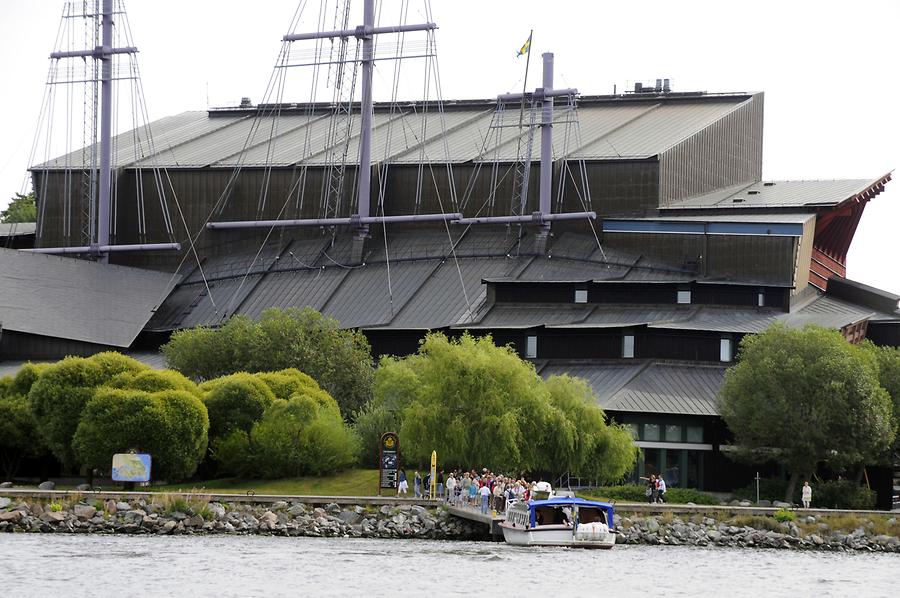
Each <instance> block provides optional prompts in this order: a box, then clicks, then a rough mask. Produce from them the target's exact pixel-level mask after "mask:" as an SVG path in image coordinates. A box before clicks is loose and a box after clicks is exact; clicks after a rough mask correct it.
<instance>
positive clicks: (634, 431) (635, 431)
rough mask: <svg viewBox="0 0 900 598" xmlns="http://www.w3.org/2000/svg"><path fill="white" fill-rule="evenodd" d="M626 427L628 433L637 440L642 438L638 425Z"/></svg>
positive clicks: (627, 425)
mask: <svg viewBox="0 0 900 598" xmlns="http://www.w3.org/2000/svg"><path fill="white" fill-rule="evenodd" d="M625 427H626V428H628V431H629V432H631V435H632V436H633V437H634V439H635V440H637V439H638V438H640V431H639V430H638V425H637V424H625Z"/></svg>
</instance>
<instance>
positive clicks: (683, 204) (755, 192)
mask: <svg viewBox="0 0 900 598" xmlns="http://www.w3.org/2000/svg"><path fill="white" fill-rule="evenodd" d="M888 180H890V175H889V174H888V175H885V176H882V177H878V178H876V179H845V180H831V181H760V182H757V183H753V184H751V185H738V186H736V187H731V188H728V189H722V190H720V191H716V192H714V193H710V194H707V195H702V196H699V197H691V198H688V199H685V200H682V201H680V202H678V203H675V204H672V205H669V206H667V207H666V208H665V210H664V213H668V210H679V209H697V208H716V209H721V208H729V209H731V208H734V209H743V208H818V207H830V206H835V205H837V204H839V203H842V202H844V201H846V200H848V199H851V198H853V197H856V196H859V195H861V194H867V193H878V192H880V190H881V189H882V188H883V187H884V184H885V183H886V182H887V181H888Z"/></svg>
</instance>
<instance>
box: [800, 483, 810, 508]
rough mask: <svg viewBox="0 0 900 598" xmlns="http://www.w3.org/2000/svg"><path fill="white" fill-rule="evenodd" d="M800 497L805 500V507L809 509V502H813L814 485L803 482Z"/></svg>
mask: <svg viewBox="0 0 900 598" xmlns="http://www.w3.org/2000/svg"><path fill="white" fill-rule="evenodd" d="M800 499H801V500H802V501H803V508H804V509H808V508H809V503H811V502H812V486H810V485H809V482H803V490H802V491H801V494H800Z"/></svg>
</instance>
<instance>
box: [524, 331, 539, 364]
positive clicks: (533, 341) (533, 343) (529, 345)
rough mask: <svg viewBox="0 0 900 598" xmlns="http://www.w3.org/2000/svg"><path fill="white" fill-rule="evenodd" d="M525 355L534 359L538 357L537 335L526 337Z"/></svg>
mask: <svg viewBox="0 0 900 598" xmlns="http://www.w3.org/2000/svg"><path fill="white" fill-rule="evenodd" d="M525 357H527V358H528V359H534V358H535V357H537V337H536V336H529V337H527V338H526V339H525Z"/></svg>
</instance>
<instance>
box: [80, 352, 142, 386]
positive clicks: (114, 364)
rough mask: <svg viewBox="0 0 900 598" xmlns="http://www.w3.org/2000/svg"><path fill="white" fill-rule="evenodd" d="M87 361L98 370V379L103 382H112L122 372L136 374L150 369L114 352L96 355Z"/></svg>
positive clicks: (135, 360)
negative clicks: (95, 365) (93, 364)
mask: <svg viewBox="0 0 900 598" xmlns="http://www.w3.org/2000/svg"><path fill="white" fill-rule="evenodd" d="M88 359H89V360H90V361H92V362H93V363H95V364H97V366H98V367H99V368H100V377H101V378H102V380H103V381H104V382H106V381H108V380H112V379H113V378H114V377H116V376H118V375H119V374H121V373H123V372H131V373H137V372H140V371H143V370H148V369H150V367H149V366H148V365H147V364H144V363H141V362H140V361H138V360H137V359H134V358H132V357H128V356H127V355H122V354H121V353H117V352H116V351H104V352H103V353H96V354H94V355H91V356H90V357H88Z"/></svg>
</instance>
